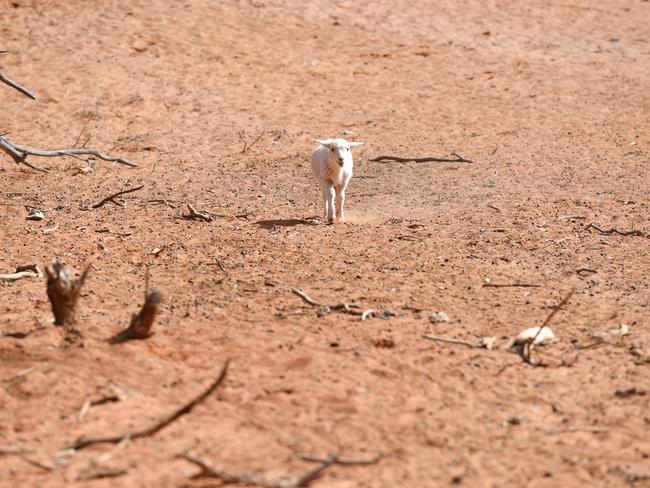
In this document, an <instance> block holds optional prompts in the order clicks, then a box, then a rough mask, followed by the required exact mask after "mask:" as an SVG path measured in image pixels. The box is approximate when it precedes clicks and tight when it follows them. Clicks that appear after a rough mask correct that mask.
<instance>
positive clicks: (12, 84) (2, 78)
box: [0, 51, 36, 100]
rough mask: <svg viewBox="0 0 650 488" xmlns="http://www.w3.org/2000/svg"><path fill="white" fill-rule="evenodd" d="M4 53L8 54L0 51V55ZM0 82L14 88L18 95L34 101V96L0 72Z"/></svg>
mask: <svg viewBox="0 0 650 488" xmlns="http://www.w3.org/2000/svg"><path fill="white" fill-rule="evenodd" d="M6 52H9V51H0V53H6ZM0 81H2V82H3V83H5V84H7V85H9V86H10V87H11V88H15V89H16V90H18V91H19V92H20V93H22V94H23V95H25V96H26V97H29V98H31V99H32V100H36V95H34V94H33V93H32V92H30V91H29V90H28V89H27V88H25V87H24V86H22V85H19V84H18V83H16V82H15V81H14V80H12V79H11V78H9V77H8V76H7V75H5V74H4V73H3V72H2V71H0Z"/></svg>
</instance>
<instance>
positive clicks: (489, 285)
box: [483, 283, 542, 288]
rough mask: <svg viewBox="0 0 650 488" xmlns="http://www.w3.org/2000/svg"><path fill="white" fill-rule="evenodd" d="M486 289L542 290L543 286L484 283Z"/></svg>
mask: <svg viewBox="0 0 650 488" xmlns="http://www.w3.org/2000/svg"><path fill="white" fill-rule="evenodd" d="M483 287H484V288H488V287H489V288H516V287H519V288H541V287H542V285H535V284H532V283H483Z"/></svg>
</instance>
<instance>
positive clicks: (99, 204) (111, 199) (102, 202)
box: [92, 185, 144, 208]
mask: <svg viewBox="0 0 650 488" xmlns="http://www.w3.org/2000/svg"><path fill="white" fill-rule="evenodd" d="M142 188H144V185H140V186H136V187H135V188H129V189H128V190H122V191H118V192H117V193H113V194H112V195H109V196H107V197H106V198H103V199H102V200H100V201H99V202H97V203H96V204H95V205H93V206H92V208H100V207H103V206H104V205H106V204H107V203H108V202H111V203H113V204H115V205H117V206H118V207H126V204H125V203H124V202H121V203H120V202H117V201H116V200H115V198H116V197H119V196H120V195H125V194H127V193H133V192H134V191H138V190H142Z"/></svg>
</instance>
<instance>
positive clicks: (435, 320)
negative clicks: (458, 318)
mask: <svg viewBox="0 0 650 488" xmlns="http://www.w3.org/2000/svg"><path fill="white" fill-rule="evenodd" d="M429 322H431V323H432V324H439V323H441V322H449V316H448V315H447V314H446V313H445V312H431V313H430V314H429Z"/></svg>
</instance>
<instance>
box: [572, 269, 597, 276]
mask: <svg viewBox="0 0 650 488" xmlns="http://www.w3.org/2000/svg"><path fill="white" fill-rule="evenodd" d="M583 273H598V270H597V269H593V268H578V269H576V274H579V275H582V274H583Z"/></svg>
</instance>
